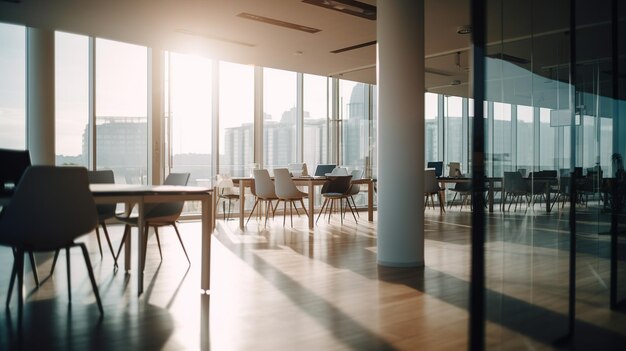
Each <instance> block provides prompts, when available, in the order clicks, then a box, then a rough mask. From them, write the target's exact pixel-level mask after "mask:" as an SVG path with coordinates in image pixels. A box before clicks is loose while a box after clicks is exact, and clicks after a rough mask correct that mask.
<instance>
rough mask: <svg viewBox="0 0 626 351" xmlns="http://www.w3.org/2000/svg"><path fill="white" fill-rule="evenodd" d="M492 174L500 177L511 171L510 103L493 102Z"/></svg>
mask: <svg viewBox="0 0 626 351" xmlns="http://www.w3.org/2000/svg"><path fill="white" fill-rule="evenodd" d="M492 137H493V176H494V177H502V176H503V175H504V172H505V171H507V172H508V171H512V170H513V168H514V167H513V166H512V163H511V154H512V149H513V145H512V143H511V105H510V104H503V103H500V102H494V103H493V134H492Z"/></svg>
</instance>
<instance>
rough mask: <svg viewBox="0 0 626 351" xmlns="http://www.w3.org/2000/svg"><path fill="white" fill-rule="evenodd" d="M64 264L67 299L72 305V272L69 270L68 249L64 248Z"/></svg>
mask: <svg viewBox="0 0 626 351" xmlns="http://www.w3.org/2000/svg"><path fill="white" fill-rule="evenodd" d="M65 262H66V263H67V298H68V300H69V302H70V303H72V278H71V276H72V271H71V270H70V267H71V264H70V248H69V246H68V247H66V248H65Z"/></svg>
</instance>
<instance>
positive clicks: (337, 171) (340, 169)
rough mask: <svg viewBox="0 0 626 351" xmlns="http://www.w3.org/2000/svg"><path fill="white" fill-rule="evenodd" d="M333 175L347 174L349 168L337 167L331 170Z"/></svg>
mask: <svg viewBox="0 0 626 351" xmlns="http://www.w3.org/2000/svg"><path fill="white" fill-rule="evenodd" d="M327 175H331V176H347V175H348V169H347V168H346V167H335V168H334V169H333V171H332V172H330V174H327Z"/></svg>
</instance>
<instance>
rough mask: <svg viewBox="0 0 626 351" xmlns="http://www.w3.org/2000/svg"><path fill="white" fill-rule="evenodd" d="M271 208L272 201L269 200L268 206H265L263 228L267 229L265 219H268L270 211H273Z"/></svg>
mask: <svg viewBox="0 0 626 351" xmlns="http://www.w3.org/2000/svg"><path fill="white" fill-rule="evenodd" d="M266 202H267V201H266ZM273 207H274V206H272V200H269V204H266V205H265V224H264V225H265V227H267V219H268V218H269V217H270V211H271V210H272V209H273Z"/></svg>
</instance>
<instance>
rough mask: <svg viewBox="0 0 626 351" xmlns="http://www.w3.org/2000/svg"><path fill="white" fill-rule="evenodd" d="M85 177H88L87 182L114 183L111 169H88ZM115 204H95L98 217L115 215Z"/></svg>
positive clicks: (105, 217)
mask: <svg viewBox="0 0 626 351" xmlns="http://www.w3.org/2000/svg"><path fill="white" fill-rule="evenodd" d="M87 179H89V184H114V183H115V175H114V174H113V171H112V170H110V169H108V170H100V171H88V172H87ZM116 207H117V205H116V204H101V205H96V209H97V210H98V218H99V219H100V220H104V219H107V218H113V217H115V208H116Z"/></svg>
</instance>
